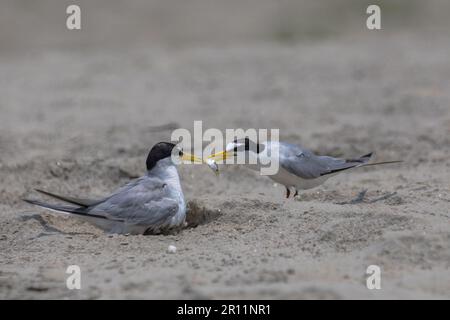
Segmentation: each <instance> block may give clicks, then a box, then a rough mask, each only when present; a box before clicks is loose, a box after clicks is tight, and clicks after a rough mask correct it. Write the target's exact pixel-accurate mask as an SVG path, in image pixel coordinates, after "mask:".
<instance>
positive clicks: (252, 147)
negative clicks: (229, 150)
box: [233, 137, 261, 153]
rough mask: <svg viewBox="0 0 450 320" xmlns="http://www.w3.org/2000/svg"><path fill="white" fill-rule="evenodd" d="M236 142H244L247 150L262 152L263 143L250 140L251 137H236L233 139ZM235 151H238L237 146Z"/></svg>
mask: <svg viewBox="0 0 450 320" xmlns="http://www.w3.org/2000/svg"><path fill="white" fill-rule="evenodd" d="M233 142H234V143H242V144H244V145H245V146H244V150H245V151H253V152H256V153H260V152H261V145H260V144H259V143H255V142H253V140H250V139H249V138H247V137H246V138H244V139H234V141H233ZM234 151H235V152H237V151H238V150H237V147H236V148H235V149H234Z"/></svg>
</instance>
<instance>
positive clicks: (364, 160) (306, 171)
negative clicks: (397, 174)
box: [208, 138, 402, 198]
mask: <svg viewBox="0 0 450 320" xmlns="http://www.w3.org/2000/svg"><path fill="white" fill-rule="evenodd" d="M273 152H275V153H278V156H279V157H278V161H279V169H278V171H277V173H276V174H273V175H269V178H271V179H272V180H274V181H275V182H277V183H280V184H281V185H283V186H285V188H286V198H289V196H290V194H291V190H294V191H295V192H294V196H293V197H296V196H298V190H306V189H312V188H315V187H317V186H319V185H321V184H322V183H324V182H325V181H326V180H328V179H329V178H330V177H332V176H334V175H336V174H338V173H341V172H343V171H345V170H348V169H352V168H357V167H363V166H372V165H380V164H388V163H398V162H402V161H385V162H377V163H368V162H369V160H370V158H371V157H372V154H373V153H372V152H371V153H368V154H366V155H363V156H361V157H359V158H355V159H343V158H334V157H330V156H318V155H315V154H314V153H313V152H312V151H310V150H308V149H305V148H303V147H301V146H299V145H295V144H291V143H286V142H278V141H266V142H259V143H257V142H254V141H252V140H250V139H249V138H245V139H235V140H234V141H233V142H230V143H228V144H227V146H226V148H225V150H223V151H220V152H217V153H214V154H212V155H210V156H209V157H208V158H209V159H214V161H224V160H226V159H230V158H233V157H237V156H238V155H239V154H240V153H244V154H243V155H244V157H245V159H248V158H249V155H250V154H251V153H253V156H255V157H256V161H255V164H250V163H247V162H246V163H245V166H247V167H249V168H251V169H253V170H260V168H261V164H262V163H264V164H267V163H268V162H269V161H270V159H269V158H270V156H271V154H272V153H273ZM241 155H242V154H241ZM272 159H273V157H272Z"/></svg>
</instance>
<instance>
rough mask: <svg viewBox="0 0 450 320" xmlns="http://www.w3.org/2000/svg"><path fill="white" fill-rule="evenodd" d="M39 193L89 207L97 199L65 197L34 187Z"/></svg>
mask: <svg viewBox="0 0 450 320" xmlns="http://www.w3.org/2000/svg"><path fill="white" fill-rule="evenodd" d="M34 190H36V191H37V192H39V193H42V194H45V195H46V196H49V197H52V198H55V199H58V200H62V201H65V202H68V203H71V204H75V205H77V206H80V207H89V206H92V205H94V204H96V203H98V202H99V201H98V200H92V199H80V198H72V197H66V196H61V195H58V194H55V193H51V192H48V191H45V190H42V189H34Z"/></svg>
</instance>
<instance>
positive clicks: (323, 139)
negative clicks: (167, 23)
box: [0, 34, 450, 299]
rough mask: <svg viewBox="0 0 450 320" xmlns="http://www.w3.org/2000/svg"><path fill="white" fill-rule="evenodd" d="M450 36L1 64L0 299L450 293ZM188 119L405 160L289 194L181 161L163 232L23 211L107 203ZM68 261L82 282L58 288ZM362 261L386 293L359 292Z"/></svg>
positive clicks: (264, 182) (244, 173)
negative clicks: (178, 212)
mask: <svg viewBox="0 0 450 320" xmlns="http://www.w3.org/2000/svg"><path fill="white" fill-rule="evenodd" d="M449 43H450V42H449V41H448V39H447V38H439V37H421V36H414V35H411V34H410V35H409V36H408V37H404V36H388V37H378V36H371V37H358V38H347V39H339V40H336V39H333V38H329V39H325V40H323V41H304V42H300V43H293V44H280V43H276V42H270V41H269V42H259V43H249V44H236V45H232V46H215V45H213V46H196V47H192V48H185V49H180V50H174V49H164V48H155V47H133V48H126V49H123V50H103V51H102V50H97V51H92V52H88V53H87V52H83V51H81V50H79V51H77V50H72V51H70V50H59V49H48V50H44V51H37V52H30V53H24V52H21V54H19V55H7V56H3V57H2V58H1V59H0V75H1V77H0V84H1V85H0V97H1V98H0V101H1V102H0V114H1V116H0V150H1V152H0V298H2V299H5V298H9V299H28V298H31V299H44V298H50V299H66V298H68V299H110V298H112V299H117V298H139V299H141V298H150V299H152V298H157V299H160V298H169V299H172V298H176V299H195V298H206V299H210V298H212V299H217V298H225V299H228V298H232V299H241V298H242V299H247V298H250V299H259V298H268V299H297V298H319V299H326V298H329V299H347V298H356V299H360V298H368V299H382V298H388V299H394V298H414V299H416V298H440V299H442V298H444V299H448V298H450V272H449V268H450V220H449V219H450V183H449V181H450V162H449V156H450V95H449V92H450V80H449V79H450V67H449V66H450V64H449V59H448V52H449V50H450V46H449ZM430 48H431V49H430ZM194 120H202V121H203V122H204V124H203V125H204V128H213V127H214V128H220V129H225V128H239V127H242V128H252V127H253V128H279V129H280V135H281V139H282V140H283V141H288V142H292V143H299V144H302V145H304V146H305V147H308V148H311V149H312V150H314V151H315V152H318V153H320V154H330V155H333V156H348V157H354V156H358V155H362V154H365V153H367V152H369V151H375V152H376V160H379V161H385V160H398V159H402V160H404V163H402V164H399V165H398V164H397V165H386V166H382V167H371V168H365V169H357V170H353V171H351V172H348V173H343V174H341V175H338V176H336V177H334V178H332V179H330V180H329V181H328V182H327V183H326V184H324V185H322V186H320V187H318V188H316V189H312V190H308V191H304V192H301V193H300V195H299V198H298V199H295V200H294V199H288V200H287V199H285V198H284V188H283V187H282V186H279V185H276V184H274V183H273V182H272V181H271V180H270V179H268V178H267V177H262V176H259V175H258V173H256V172H253V171H250V170H248V169H245V168H241V167H238V166H233V167H221V174H220V176H219V177H217V176H216V175H214V173H212V172H211V171H210V170H209V168H208V167H207V166H199V165H184V166H180V167H179V171H180V175H181V180H182V184H183V189H184V192H185V196H186V200H187V201H189V202H190V208H191V210H190V212H189V216H188V222H189V226H188V227H187V228H186V229H184V230H182V231H181V232H179V233H177V234H172V235H154V236H125V235H108V234H105V233H103V232H102V231H100V230H98V229H96V228H94V227H92V226H90V225H88V224H87V223H84V222H81V221H79V220H77V219H74V218H72V217H66V216H63V215H58V214H54V213H49V212H48V211H45V210H42V209H39V208H36V207H32V206H30V205H28V204H26V203H24V202H22V201H21V198H23V197H35V198H42V196H40V195H38V194H36V193H35V192H34V191H33V189H34V188H42V189H46V190H49V191H52V192H55V193H60V194H66V195H75V196H76V195H78V196H93V197H96V196H98V197H99V196H102V195H106V194H108V193H109V192H111V191H112V190H114V189H115V188H116V187H117V186H119V185H121V184H124V183H126V182H127V181H129V180H130V179H132V178H134V177H137V176H139V175H142V174H143V173H144V171H145V170H144V169H145V158H146V155H147V153H148V150H149V148H150V147H151V146H152V145H153V144H154V143H156V142H158V141H166V140H169V139H170V134H171V130H172V129H174V128H177V127H183V128H187V129H192V126H193V121H194ZM365 190H367V192H366V193H365V196H364V198H363V199H362V200H361V199H360V200H361V201H353V202H352V201H351V200H352V199H355V198H357V197H358V195H359V194H360V192H362V191H365ZM171 245H172V246H175V247H176V252H172V253H170V252H168V247H169V246H171ZM69 265H78V266H80V268H81V275H82V277H81V286H82V288H81V290H68V289H67V288H66V278H67V276H68V275H67V274H65V271H66V268H67V267H68V266H69ZM369 265H378V266H380V267H381V271H382V274H381V286H382V289H381V290H369V289H367V287H366V277H367V275H366V274H365V272H366V268H367V267H368V266H369Z"/></svg>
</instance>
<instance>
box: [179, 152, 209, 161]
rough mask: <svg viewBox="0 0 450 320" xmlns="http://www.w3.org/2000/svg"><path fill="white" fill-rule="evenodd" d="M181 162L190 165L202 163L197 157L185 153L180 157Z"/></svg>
mask: <svg viewBox="0 0 450 320" xmlns="http://www.w3.org/2000/svg"><path fill="white" fill-rule="evenodd" d="M181 160H183V161H189V162H192V163H204V161H203V159H200V158H199V157H197V156H194V155H193V154H190V153H186V152H183V156H182V157H181Z"/></svg>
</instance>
